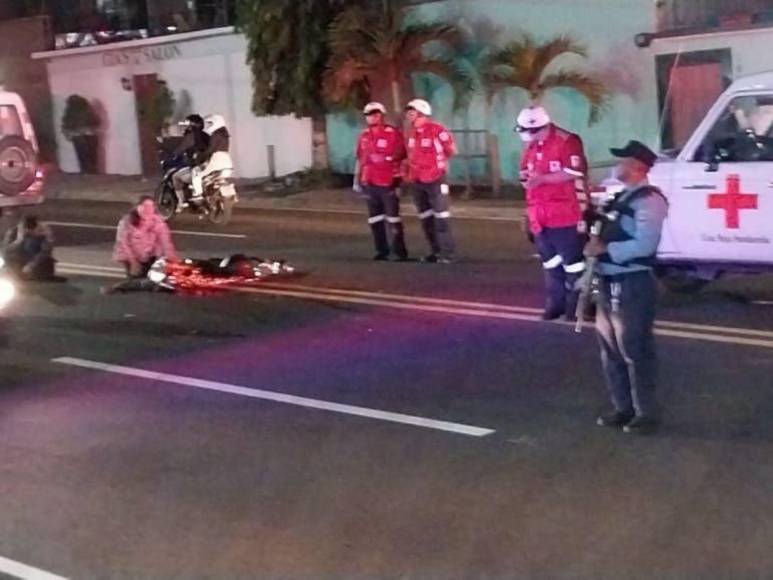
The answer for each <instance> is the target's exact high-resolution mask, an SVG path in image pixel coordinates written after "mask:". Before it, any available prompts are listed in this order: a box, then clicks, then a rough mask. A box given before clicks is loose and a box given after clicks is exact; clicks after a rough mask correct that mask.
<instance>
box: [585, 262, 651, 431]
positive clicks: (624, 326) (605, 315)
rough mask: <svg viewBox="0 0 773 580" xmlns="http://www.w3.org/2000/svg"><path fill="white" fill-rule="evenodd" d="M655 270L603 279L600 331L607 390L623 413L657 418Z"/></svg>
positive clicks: (597, 313) (597, 318) (597, 323)
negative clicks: (654, 328) (654, 331)
mask: <svg viewBox="0 0 773 580" xmlns="http://www.w3.org/2000/svg"><path fill="white" fill-rule="evenodd" d="M656 301H657V285H656V282H655V278H654V276H653V274H652V272H651V271H649V270H647V271H641V272H632V273H629V274H621V275H618V276H608V277H602V278H601V284H600V285H599V301H598V307H597V310H596V330H597V333H598V339H599V345H600V347H601V362H602V365H603V367H604V375H605V378H606V383H607V389H608V390H609V395H610V398H611V399H612V404H613V405H614V407H615V409H616V410H617V411H620V412H621V413H626V414H635V415H637V416H642V417H651V418H657V416H658V412H659V409H658V404H657V400H656V397H655V381H656V370H657V360H656V352H655V336H654V333H653V326H654V323H655V304H656Z"/></svg>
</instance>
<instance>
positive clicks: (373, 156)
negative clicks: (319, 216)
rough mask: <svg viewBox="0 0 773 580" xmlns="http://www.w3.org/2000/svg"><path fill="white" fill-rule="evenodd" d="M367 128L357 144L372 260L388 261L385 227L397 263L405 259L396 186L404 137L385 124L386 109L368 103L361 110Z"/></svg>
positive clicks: (402, 157) (406, 257)
mask: <svg viewBox="0 0 773 580" xmlns="http://www.w3.org/2000/svg"><path fill="white" fill-rule="evenodd" d="M363 113H364V115H365V121H366V122H367V125H368V126H367V128H366V129H365V130H364V131H363V132H362V134H361V135H360V138H359V141H358V142H357V151H356V157H357V164H358V167H359V175H358V176H357V177H358V179H359V184H360V187H361V188H362V191H363V193H364V194H365V196H366V197H367V200H368V223H369V224H370V229H371V231H372V233H373V242H374V244H375V246H376V255H375V256H374V257H373V259H374V260H388V259H389V253H390V245H389V238H388V235H387V227H386V224H389V229H390V231H391V234H392V236H391V237H392V245H391V251H392V253H394V255H395V258H396V259H397V260H398V261H405V260H407V259H408V251H407V250H406V248H405V234H404V233H403V222H402V218H401V217H400V198H399V197H398V195H397V191H396V184H397V180H398V178H399V175H400V165H401V162H402V161H403V160H404V159H405V141H404V139H403V134H402V133H401V132H400V131H399V130H398V129H396V128H395V127H392V126H391V125H388V124H386V123H385V120H384V118H385V116H386V107H384V105H382V104H381V103H375V102H374V103H368V104H367V105H366V106H365V109H364V110H363Z"/></svg>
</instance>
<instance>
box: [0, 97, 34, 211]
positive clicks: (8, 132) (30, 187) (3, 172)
mask: <svg viewBox="0 0 773 580" xmlns="http://www.w3.org/2000/svg"><path fill="white" fill-rule="evenodd" d="M38 152H39V150H38V140H37V138H36V137H35V129H34V128H33V126H32V122H31V121H30V117H29V114H28V113H27V107H25V106H24V101H23V100H22V98H21V97H20V96H19V95H17V94H16V93H10V92H7V91H4V90H2V89H0V211H2V209H3V208H7V207H19V206H25V205H35V204H39V203H42V202H43V199H44V195H43V172H42V171H41V169H40V167H39V165H38Z"/></svg>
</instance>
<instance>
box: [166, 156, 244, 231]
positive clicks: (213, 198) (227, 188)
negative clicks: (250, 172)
mask: <svg viewBox="0 0 773 580" xmlns="http://www.w3.org/2000/svg"><path fill="white" fill-rule="evenodd" d="M226 155H227V154H226ZM229 159H230V157H229ZM228 165H230V164H223V166H224V167H223V169H220V170H218V171H213V172H211V173H209V174H207V175H204V176H202V175H201V173H200V172H201V170H200V168H198V167H194V169H193V171H194V177H193V179H194V182H196V181H197V180H198V182H199V183H200V187H201V191H202V193H203V195H201V196H198V197H194V195H193V191H192V189H193V188H192V187H191V186H186V191H185V197H186V199H187V200H188V208H189V209H190V210H191V211H192V212H194V213H196V214H198V215H199V217H200V218H204V217H206V218H207V219H208V220H209V221H210V222H211V223H213V224H215V225H225V224H227V223H228V222H229V221H231V214H232V212H233V206H234V204H235V203H236V202H237V201H238V196H237V193H236V186H235V185H234V182H233V170H232V169H230V168H228V167H227V166H228ZM189 166H190V165H189V163H188V161H187V159H186V156H185V155H184V154H178V155H174V154H165V153H163V152H162V153H161V169H162V179H161V183H159V184H158V187H157V188H156V191H155V194H154V197H155V200H156V206H157V207H158V211H159V213H160V214H161V217H163V218H164V220H165V221H167V222H170V221H172V219H174V217H175V216H176V215H177V213H178V211H177V205H178V199H177V193H176V192H175V190H174V181H173V178H174V174H175V173H177V172H178V171H180V170H181V169H183V168H185V167H189Z"/></svg>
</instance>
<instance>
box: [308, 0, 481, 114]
mask: <svg viewBox="0 0 773 580" xmlns="http://www.w3.org/2000/svg"><path fill="white" fill-rule="evenodd" d="M408 15H409V9H408V7H407V4H406V2H405V0H393V1H391V2H388V3H386V2H385V3H384V4H383V5H382V6H379V5H378V4H373V3H371V4H369V5H365V6H363V5H359V6H354V7H352V8H349V9H347V10H344V11H343V12H342V13H341V14H340V15H339V16H338V17H337V18H336V19H335V20H334V21H333V24H332V26H331V27H330V36H329V48H330V53H331V56H330V59H329V60H328V65H327V70H326V72H325V76H324V81H323V93H324V96H325V98H326V99H327V100H328V101H329V102H331V103H335V104H338V105H360V104H362V102H363V101H365V100H370V99H379V100H383V101H385V102H388V101H391V105H392V109H393V110H394V111H400V110H401V109H402V108H403V105H404V102H403V96H404V94H406V92H407V91H408V90H410V88H411V76H412V75H413V74H417V73H431V74H434V75H436V76H439V77H441V78H442V79H444V80H446V81H447V82H449V83H450V84H451V86H452V88H453V89H454V96H455V107H457V108H458V107H460V106H461V105H462V104H463V103H464V99H465V98H466V97H468V96H469V94H470V93H472V91H473V90H474V83H473V79H472V77H471V75H470V74H469V73H468V71H467V70H466V69H465V67H463V66H461V65H460V63H458V62H457V61H456V60H455V59H454V58H453V54H449V52H451V44H452V41H453V40H454V39H456V38H457V37H458V34H459V33H458V31H457V29H456V27H454V26H453V25H450V24H444V23H419V22H411V21H409V20H408V18H407V17H408ZM432 44H436V48H438V49H444V51H443V52H441V51H439V50H437V51H435V52H433V53H430V52H429V51H428V45H432Z"/></svg>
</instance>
